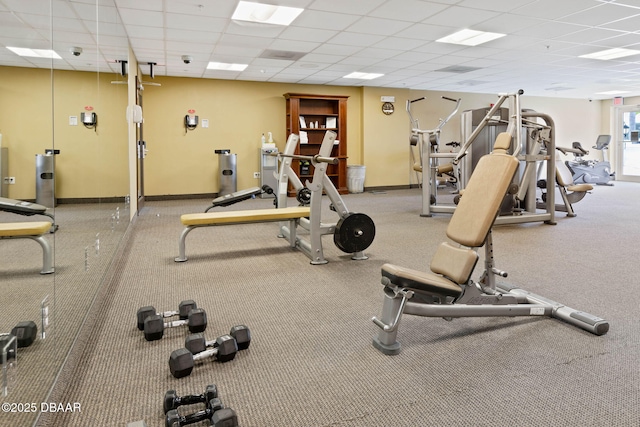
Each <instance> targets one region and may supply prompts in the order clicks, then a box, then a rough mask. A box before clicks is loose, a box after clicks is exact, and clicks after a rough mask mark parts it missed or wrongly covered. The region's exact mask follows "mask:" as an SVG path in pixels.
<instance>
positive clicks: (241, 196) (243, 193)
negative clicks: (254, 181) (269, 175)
mask: <svg viewBox="0 0 640 427" xmlns="http://www.w3.org/2000/svg"><path fill="white" fill-rule="evenodd" d="M260 193H262V190H261V189H260V188H259V187H251V188H247V189H244V190H240V191H236V192H234V193H229V194H225V195H224V196H220V197H216V198H215V199H213V202H212V203H213V204H214V206H227V205H232V204H234V203H236V202H240V201H242V200H246V199H249V198H251V197H253V196H257V195H259V194H260Z"/></svg>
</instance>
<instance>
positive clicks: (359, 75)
mask: <svg viewBox="0 0 640 427" xmlns="http://www.w3.org/2000/svg"><path fill="white" fill-rule="evenodd" d="M382 76H384V74H377V73H359V72H357V71H354V72H353V73H351V74H347V75H346V76H344V77H343V78H344V79H360V80H373V79H377V78H378V77H382Z"/></svg>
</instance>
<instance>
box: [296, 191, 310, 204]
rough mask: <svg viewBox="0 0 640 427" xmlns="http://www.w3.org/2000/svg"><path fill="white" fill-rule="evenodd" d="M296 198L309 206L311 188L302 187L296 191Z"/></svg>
mask: <svg viewBox="0 0 640 427" xmlns="http://www.w3.org/2000/svg"><path fill="white" fill-rule="evenodd" d="M296 200H297V201H298V202H299V203H300V204H301V205H304V206H308V205H309V204H310V203H311V190H309V189H308V188H307V187H304V188H301V189H300V190H298V192H297V193H296Z"/></svg>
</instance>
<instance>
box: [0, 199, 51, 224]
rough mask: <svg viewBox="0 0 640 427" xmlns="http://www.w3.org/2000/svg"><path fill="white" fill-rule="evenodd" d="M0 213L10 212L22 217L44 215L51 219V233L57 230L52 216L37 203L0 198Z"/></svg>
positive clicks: (45, 208) (44, 207)
mask: <svg viewBox="0 0 640 427" xmlns="http://www.w3.org/2000/svg"><path fill="white" fill-rule="evenodd" d="M0 211H4V212H11V213H15V214H18V215H24V216H32V215H44V216H47V217H49V218H51V222H52V224H51V232H52V233H55V231H56V230H57V229H58V226H57V225H56V224H55V222H56V221H55V218H54V217H53V214H50V213H48V212H47V207H46V206H43V205H39V204H37V203H31V202H27V201H24V200H16V199H8V198H6V197H0Z"/></svg>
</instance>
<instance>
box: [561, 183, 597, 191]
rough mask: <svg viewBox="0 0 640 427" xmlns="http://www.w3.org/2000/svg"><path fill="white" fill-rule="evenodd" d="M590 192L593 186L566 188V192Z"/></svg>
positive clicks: (576, 185)
mask: <svg viewBox="0 0 640 427" xmlns="http://www.w3.org/2000/svg"><path fill="white" fill-rule="evenodd" d="M591 190H593V185H591V184H574V185H570V186H568V187H567V191H575V192H578V193H584V192H587V191H591Z"/></svg>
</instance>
